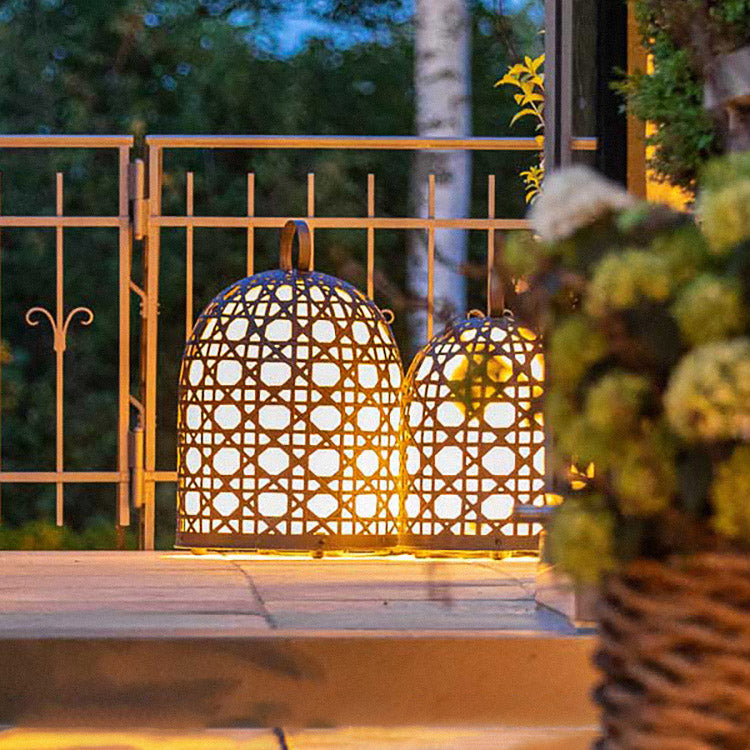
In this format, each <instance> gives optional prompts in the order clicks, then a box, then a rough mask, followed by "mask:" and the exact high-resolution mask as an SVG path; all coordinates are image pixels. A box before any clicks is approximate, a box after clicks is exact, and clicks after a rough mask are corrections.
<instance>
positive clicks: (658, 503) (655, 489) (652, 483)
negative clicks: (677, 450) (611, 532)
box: [613, 436, 677, 516]
mask: <svg viewBox="0 0 750 750" xmlns="http://www.w3.org/2000/svg"><path fill="white" fill-rule="evenodd" d="M613 483H614V488H615V493H616V496H617V503H618V505H619V507H620V511H621V512H622V513H623V515H626V516H652V515H655V514H657V513H661V512H662V511H664V510H666V509H667V508H668V507H669V505H670V503H671V501H672V497H673V495H674V492H675V488H676V485H677V478H676V472H675V466H674V456H673V455H671V453H670V452H669V450H668V449H667V447H666V446H665V445H663V444H661V443H660V441H659V440H658V437H656V436H652V437H651V439H639V440H637V441H633V442H630V443H628V444H626V445H625V446H624V447H623V449H622V452H621V453H620V454H619V455H618V457H617V458H616V461H615V467H614V469H613Z"/></svg>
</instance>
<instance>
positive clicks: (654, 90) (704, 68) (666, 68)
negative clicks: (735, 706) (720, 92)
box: [619, 0, 750, 191]
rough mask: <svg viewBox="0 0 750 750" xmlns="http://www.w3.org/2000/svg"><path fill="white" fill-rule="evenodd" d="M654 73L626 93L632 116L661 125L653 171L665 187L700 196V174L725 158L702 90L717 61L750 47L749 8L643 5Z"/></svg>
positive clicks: (722, 1)
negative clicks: (715, 158)
mask: <svg viewBox="0 0 750 750" xmlns="http://www.w3.org/2000/svg"><path fill="white" fill-rule="evenodd" d="M635 7H636V16H637V20H638V23H639V26H640V32H641V37H642V40H643V44H644V46H645V47H646V49H647V50H648V52H649V53H650V54H651V55H652V56H653V63H654V71H653V73H652V74H650V75H647V74H646V73H645V71H638V72H636V73H635V74H634V75H632V76H630V77H629V78H628V79H627V80H626V81H625V82H623V83H622V84H620V85H619V89H620V91H621V92H622V93H623V94H624V95H625V97H626V98H627V102H628V108H629V110H630V111H631V112H632V113H633V114H634V115H635V116H636V117H638V118H639V119H641V120H646V121H649V122H652V123H654V124H655V125H656V126H657V130H656V133H655V134H654V135H652V136H651V137H650V138H649V139H648V142H649V143H650V145H653V146H655V154H654V157H653V159H652V160H651V167H653V169H654V170H655V172H656V174H657V176H659V177H660V178H661V179H663V180H665V181H667V182H669V183H671V184H673V185H679V186H680V187H683V188H686V189H687V190H690V191H693V190H695V182H696V178H697V175H698V173H699V171H700V169H701V167H702V166H703V165H704V164H705V163H706V162H707V161H708V160H709V159H710V158H711V157H712V156H714V155H716V154H718V153H721V152H722V150H723V148H724V146H723V144H722V137H721V132H720V130H721V128H720V127H718V126H717V122H716V121H715V120H714V118H713V117H712V116H711V115H710V114H709V113H707V112H706V111H705V110H704V109H703V82H704V80H705V79H706V76H707V74H708V70H709V68H710V66H711V64H712V63H713V61H714V60H715V58H716V56H717V55H721V54H725V53H728V52H731V51H732V50H735V49H737V48H738V47H741V46H742V45H744V44H747V43H749V42H750V2H748V0H636V4H635Z"/></svg>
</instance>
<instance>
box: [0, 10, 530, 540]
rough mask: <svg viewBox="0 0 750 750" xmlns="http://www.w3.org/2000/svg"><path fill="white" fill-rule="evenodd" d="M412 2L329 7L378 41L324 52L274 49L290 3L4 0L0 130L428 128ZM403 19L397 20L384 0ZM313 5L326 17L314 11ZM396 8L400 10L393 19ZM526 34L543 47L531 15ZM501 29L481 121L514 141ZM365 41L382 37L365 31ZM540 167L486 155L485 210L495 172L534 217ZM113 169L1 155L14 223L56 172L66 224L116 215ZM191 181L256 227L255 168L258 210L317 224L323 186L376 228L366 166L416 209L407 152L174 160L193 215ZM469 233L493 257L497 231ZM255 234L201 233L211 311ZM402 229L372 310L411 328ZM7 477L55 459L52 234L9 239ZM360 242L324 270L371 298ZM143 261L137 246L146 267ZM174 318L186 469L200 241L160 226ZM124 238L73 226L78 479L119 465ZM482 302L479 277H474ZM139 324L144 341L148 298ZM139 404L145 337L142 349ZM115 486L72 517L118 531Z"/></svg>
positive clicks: (162, 452)
mask: <svg viewBox="0 0 750 750" xmlns="http://www.w3.org/2000/svg"><path fill="white" fill-rule="evenodd" d="M401 5H402V4H401V3H400V2H396V1H395V0H394V2H388V3H376V2H367V0H360V1H358V2H355V1H354V0H348V1H346V2H345V1H343V0H340V1H338V2H335V3H331V4H328V5H325V4H324V5H323V6H322V8H323V9H322V10H319V11H318V14H319V17H320V18H321V19H322V20H326V19H328V20H330V21H333V22H336V23H339V24H342V28H344V27H345V26H346V24H354V25H356V26H357V27H358V28H362V29H364V30H365V32H364V33H363V39H364V41H362V42H361V43H357V44H353V45H350V46H346V45H344V46H337V45H336V44H334V43H332V42H331V41H328V40H325V39H320V40H313V41H311V42H310V43H309V44H307V45H306V46H304V47H303V48H301V49H300V50H299V51H298V52H296V53H294V54H291V55H287V56H283V55H279V54H276V52H275V51H274V46H273V43H272V41H269V39H272V38H273V36H274V34H275V33H276V31H277V29H278V24H279V23H280V19H281V15H280V14H282V13H283V12H284V8H285V6H288V4H285V3H282V2H272V1H271V0H256V2H229V1H228V0H211V1H209V0H200V1H199V0H171V1H169V2H168V1H166V0H161V1H158V0H110V2H107V3H102V2H100V0H5V1H4V2H0V132H4V133H132V134H134V135H135V136H136V139H137V145H136V155H137V153H138V152H139V150H140V149H141V147H142V138H143V136H144V135H145V134H147V133H153V134H156V133H250V134H253V133H256V134H266V133H278V134H298V133H310V134H355V135H357V134H360V135H365V134H382V135H400V134H409V133H411V132H413V91H412V75H413V71H412V66H413V44H412V34H411V28H410V24H409V19H408V16H406V15H404V14H403V13H399V12H396V10H397V9H398V8H400V7H401ZM386 6H387V7H386ZM315 7H316V8H319V7H321V6H320V4H316V6H315ZM385 11H387V12H385ZM522 21H523V22H522V23H519V30H520V35H519V37H518V38H519V40H520V43H521V44H523V43H524V40H525V39H527V38H531V37H532V36H533V28H532V24H531V23H530V22H529V21H528V20H523V19H522ZM495 24H496V18H495V17H494V16H493V15H492V14H491V13H489V12H488V11H487V10H485V9H483V7H481V6H477V8H476V10H475V13H474V54H473V60H474V64H473V89H474V113H473V115H474V127H475V132H477V133H480V134H493V135H495V134H497V133H498V132H502V128H504V127H505V123H507V121H508V120H509V118H510V116H511V114H512V107H513V104H512V101H507V102H505V101H500V102H498V97H497V93H496V91H494V90H493V87H492V84H493V82H494V81H495V80H496V78H497V73H498V71H499V70H502V69H504V68H505V67H506V66H507V64H508V59H509V57H508V54H507V44H506V39H505V38H504V36H503V35H500V34H499V33H498V31H497V28H496V25H495ZM368 35H369V36H368ZM523 159H524V155H523V154H520V155H513V154H510V155H500V156H497V155H495V156H493V155H487V154H482V155H478V156H477V158H476V160H475V170H474V174H475V178H474V179H475V185H474V191H473V194H474V203H475V205H474V207H473V211H474V215H484V214H485V212H486V179H487V178H486V175H487V173H488V172H490V171H492V172H494V173H496V174H497V179H498V184H499V185H504V184H508V185H513V186H514V188H513V190H512V191H501V195H500V197H499V200H498V212H499V215H507V216H521V215H522V214H523V210H524V208H523V195H522V191H521V190H516V189H515V174H516V173H517V171H518V169H519V166H520V165H521V164H522V163H523ZM116 168H117V164H116V158H115V155H114V153H113V152H105V151H84V150H77V149H73V150H66V151H56V152H52V151H23V152H10V151H7V152H3V153H1V154H0V169H2V171H3V181H2V210H3V213H7V214H21V215H23V214H52V213H54V184H55V180H54V172H55V171H61V172H62V173H63V175H64V180H65V200H64V210H65V213H69V214H73V213H78V214H87V215H107V214H109V215H112V214H116V213H117V202H116V191H117V181H116ZM186 170H193V171H194V173H195V210H196V213H204V214H213V215H232V214H234V215H242V214H243V213H244V211H245V184H246V181H245V175H246V173H247V172H248V171H254V172H255V174H256V212H257V213H258V214H259V215H277V216H280V215H291V214H298V215H299V214H304V213H305V209H306V198H305V195H306V193H305V190H306V174H307V172H310V171H314V172H315V173H316V204H317V205H316V208H317V211H318V213H321V214H328V215H344V216H345V215H362V214H363V213H364V210H365V206H366V185H367V173H368V172H374V173H375V175H376V212H377V214H378V215H380V216H403V215H405V214H406V212H407V208H406V206H407V205H408V200H407V197H408V196H407V191H408V187H409V170H410V157H409V155H408V154H407V153H388V152H371V153H353V152H304V151H302V152H301V151H281V150H277V151H264V152H260V151H259V152H253V153H250V152H239V151H231V150H219V151H214V152H211V151H201V150H198V151H191V152H179V153H175V152H172V153H170V154H168V155H167V158H166V159H165V164H164V194H163V210H164V212H166V213H184V211H185V172H186ZM475 234H476V236H473V237H472V248H471V252H472V255H473V258H475V259H476V260H477V261H482V262H483V258H484V255H483V253H484V248H485V246H486V238H485V237H482V236H480V235H479V233H475ZM244 242H245V240H244V232H243V231H229V230H226V231H225V230H196V232H195V309H196V311H199V310H200V309H201V307H202V306H203V305H205V304H206V303H207V302H208V301H209V300H210V299H211V298H212V297H213V296H214V295H215V294H216V293H217V292H218V291H219V290H221V289H222V288H223V287H225V286H226V285H228V284H229V283H230V282H231V281H233V280H235V279H236V278H239V277H241V276H243V275H244V268H245V258H244ZM405 247H406V235H405V233H403V232H399V233H397V232H385V231H383V232H379V233H378V234H377V236H376V252H377V256H376V271H377V278H376V297H377V300H378V302H379V303H380V304H381V305H383V306H386V307H391V308H393V309H394V310H395V312H396V313H397V323H396V333H397V335H398V336H401V335H402V334H403V329H402V328H401V327H400V323H401V321H402V320H403V318H404V316H403V315H402V316H399V313H400V312H403V311H404V310H405V309H406V307H407V306H408V304H409V301H408V299H406V296H405V294H404V292H403V288H404V284H403V281H404V273H405V269H404V258H405ZM1 252H2V300H3V302H2V328H1V329H0V330H1V331H2V337H3V339H4V340H6V341H7V345H8V347H9V351H8V352H7V353H6V354H5V355H4V357H5V359H7V360H8V363H6V364H5V365H4V366H3V393H2V409H3V423H2V429H3V444H2V450H3V468H4V469H7V470H19V471H23V470H32V469H34V470H42V469H48V468H51V467H53V466H54V413H55V412H54V354H53V352H52V347H51V344H52V342H51V336H50V334H49V331H48V330H47V329H46V328H44V327H43V326H42V327H39V328H30V327H28V326H27V325H26V324H25V322H24V319H23V316H24V314H25V312H26V310H27V309H28V308H29V307H31V306H33V305H39V304H42V305H45V306H46V307H48V308H50V309H53V310H54V287H55V276H54V232H53V231H52V230H35V229H18V230H15V229H14V230H3V232H2V250H1ZM277 253H278V236H277V233H276V232H275V231H272V230H258V231H257V232H256V268H258V269H259V270H263V269H266V268H271V267H274V266H275V265H276V264H277V262H278V260H277ZM364 254H365V253H364V236H363V233H361V232H347V231H337V232H329V233H319V235H318V237H316V264H317V265H318V266H319V267H320V268H321V270H323V271H326V272H330V273H335V274H337V275H339V276H342V277H344V278H346V279H348V280H349V281H352V282H353V283H355V284H357V285H358V286H360V287H362V286H364V265H363V264H364ZM140 260H141V248H140V247H139V246H138V245H137V244H136V247H135V250H134V273H135V275H136V280H138V276H139V273H140ZM160 270H161V280H160V300H159V302H160V317H159V351H160V361H159V403H158V413H159V422H158V457H157V464H158V468H160V469H170V468H173V467H174V459H175V412H176V392H175V391H176V381H177V370H178V366H179V358H180V354H181V350H182V343H183V341H184V325H185V324H184V294H185V293H184V288H185V234H184V230H178V229H174V230H166V229H165V230H163V231H162V252H161V267H160ZM117 272H118V259H117V237H116V234H115V232H114V231H113V230H106V229H102V230H91V229H80V230H67V231H66V233H65V302H66V308H67V309H70V308H72V307H73V306H76V305H88V306H90V307H91V308H92V309H93V311H94V314H95V320H94V322H93V324H92V325H91V326H90V327H89V328H80V327H77V326H76V325H75V324H74V325H73V326H71V329H70V333H69V340H68V350H67V352H66V354H65V368H66V372H65V439H66V446H65V466H66V468H68V469H70V470H91V469H111V468H112V467H114V466H115V451H116V430H115V425H116V414H117V405H116V397H117V394H116V384H117V346H118V340H117V332H118V312H117ZM472 284H473V286H472V289H473V294H474V296H475V299H474V300H473V304H476V302H477V298H478V296H479V295H480V294H481V290H482V288H483V281H482V279H481V278H477V279H475V280H473V281H472ZM132 306H133V315H132V321H131V322H132V328H133V331H135V332H137V331H138V330H139V317H138V300H137V298H135V297H133V299H132ZM132 353H133V361H134V368H133V373H132V381H133V390H134V392H135V391H137V370H136V367H135V365H136V363H137V358H138V357H137V355H138V342H137V333H136V334H135V336H134V342H133V346H132ZM2 492H3V494H2V499H3V506H2V512H3V519H4V522H6V523H10V524H11V525H14V524H20V523H22V522H24V521H26V520H28V519H35V518H46V519H49V518H50V517H51V508H52V503H53V492H52V491H51V488H49V487H39V486H31V485H13V486H5V487H4V488H3V490H2ZM160 492H161V495H160V497H159V499H158V503H157V513H158V528H159V529H160V530H161V532H162V534H163V539H164V543H165V544H168V543H171V542H170V541H169V538H170V534H171V524H173V517H174V493H173V488H172V487H170V486H168V485H162V486H160ZM114 500H115V497H114V488H112V487H108V486H98V485H87V486H85V487H76V486H74V485H69V486H67V487H66V519H67V521H69V522H70V523H71V524H72V526H73V527H75V528H82V527H83V526H84V525H85V524H87V523H89V522H90V521H91V520H92V519H96V518H103V519H106V520H108V521H110V522H111V520H112V518H113V513H114Z"/></svg>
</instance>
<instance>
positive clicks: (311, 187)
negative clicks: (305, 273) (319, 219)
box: [307, 172, 315, 268]
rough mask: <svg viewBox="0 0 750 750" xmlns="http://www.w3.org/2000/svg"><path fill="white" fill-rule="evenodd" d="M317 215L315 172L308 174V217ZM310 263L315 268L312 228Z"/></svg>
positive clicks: (311, 230) (311, 231)
mask: <svg viewBox="0 0 750 750" xmlns="http://www.w3.org/2000/svg"><path fill="white" fill-rule="evenodd" d="M314 217H315V172H308V174H307V218H308V219H312V218H314ZM310 265H311V266H312V268H315V229H313V228H312V227H311V228H310Z"/></svg>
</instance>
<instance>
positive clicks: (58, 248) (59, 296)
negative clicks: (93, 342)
mask: <svg viewBox="0 0 750 750" xmlns="http://www.w3.org/2000/svg"><path fill="white" fill-rule="evenodd" d="M55 214H56V215H57V216H62V215H63V175H62V172H58V173H57V174H56V181H55ZM55 266H56V273H55V295H56V300H55V321H56V329H57V330H56V331H55V471H56V473H57V482H55V523H56V524H57V525H58V526H62V525H63V502H64V500H63V482H62V480H61V475H62V472H63V383H64V373H63V362H64V356H65V353H64V351H63V346H62V342H61V341H60V336H59V332H60V331H62V329H63V326H64V325H65V321H64V319H63V314H64V310H63V288H64V284H63V228H62V227H61V226H58V227H55Z"/></svg>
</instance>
